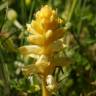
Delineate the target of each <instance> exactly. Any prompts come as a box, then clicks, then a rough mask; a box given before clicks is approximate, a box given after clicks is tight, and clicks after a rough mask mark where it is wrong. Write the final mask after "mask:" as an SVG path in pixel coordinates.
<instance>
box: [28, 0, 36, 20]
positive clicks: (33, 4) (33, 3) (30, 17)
mask: <svg viewBox="0 0 96 96" xmlns="http://www.w3.org/2000/svg"><path fill="white" fill-rule="evenodd" d="M35 2H36V1H35V0H33V2H32V5H31V9H30V14H29V19H28V21H29V22H30V21H31V19H32V13H33V10H34V7H35Z"/></svg>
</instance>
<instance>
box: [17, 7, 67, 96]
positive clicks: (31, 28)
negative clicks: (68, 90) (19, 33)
mask: <svg viewBox="0 0 96 96" xmlns="http://www.w3.org/2000/svg"><path fill="white" fill-rule="evenodd" d="M61 23H62V19H60V18H59V17H58V15H57V12H56V11H55V10H53V9H52V8H51V7H49V6H48V5H45V6H43V7H42V8H41V9H40V10H39V11H38V12H37V13H36V15H35V20H32V22H31V24H27V31H28V32H29V33H30V34H29V36H28V37H27V40H28V42H29V43H30V45H26V46H22V47H20V48H19V50H20V52H21V53H22V54H23V55H25V56H35V57H36V62H35V63H34V64H31V65H28V66H25V67H24V68H23V72H24V74H25V75H32V74H34V73H35V74H38V75H39V76H40V77H42V96H49V93H48V89H47V88H46V86H47V84H46V77H47V76H48V75H49V74H52V73H53V71H54V69H55V66H56V65H59V64H60V63H63V62H64V60H63V59H64V58H63V57H62V58H59V59H60V60H58V58H54V53H56V52H59V51H60V50H62V49H63V48H64V44H63V42H62V41H60V38H62V37H63V34H64V32H65V30H64V28H60V27H59V26H60V25H61ZM35 57H34V58H35ZM56 59H57V60H56ZM55 60H56V61H55ZM59 61H60V63H59ZM55 63H56V64H55ZM52 80H53V79H52ZM52 82H53V81H52ZM52 82H51V83H52ZM47 87H48V88H49V89H50V90H53V89H55V83H54V84H53V85H52V84H49V85H48V86H47Z"/></svg>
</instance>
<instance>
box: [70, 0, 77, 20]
mask: <svg viewBox="0 0 96 96" xmlns="http://www.w3.org/2000/svg"><path fill="white" fill-rule="evenodd" d="M76 2H77V0H73V3H72V7H71V10H70V12H69V16H68V21H70V20H71V18H72V15H73V12H74V8H75V6H76Z"/></svg>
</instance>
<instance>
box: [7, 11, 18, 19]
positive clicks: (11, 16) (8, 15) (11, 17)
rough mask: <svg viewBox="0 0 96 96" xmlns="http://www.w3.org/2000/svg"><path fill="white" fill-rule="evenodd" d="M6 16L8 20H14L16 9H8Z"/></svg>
mask: <svg viewBox="0 0 96 96" xmlns="http://www.w3.org/2000/svg"><path fill="white" fill-rule="evenodd" d="M7 18H8V20H10V21H15V20H16V18H17V13H16V11H15V10H13V9H10V10H8V12H7Z"/></svg>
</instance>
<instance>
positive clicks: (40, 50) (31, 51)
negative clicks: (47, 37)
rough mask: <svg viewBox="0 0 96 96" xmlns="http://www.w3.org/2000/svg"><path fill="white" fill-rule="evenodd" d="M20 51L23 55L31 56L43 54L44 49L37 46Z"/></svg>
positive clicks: (21, 48)
mask: <svg viewBox="0 0 96 96" xmlns="http://www.w3.org/2000/svg"><path fill="white" fill-rule="evenodd" d="M19 51H20V52H21V53H22V54H23V55H29V54H38V55H40V54H42V53H43V48H42V47H40V46H37V45H26V46H22V47H20V48H19Z"/></svg>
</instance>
